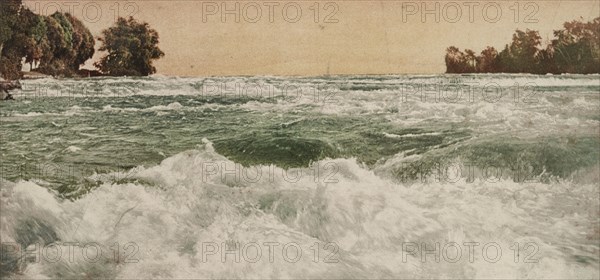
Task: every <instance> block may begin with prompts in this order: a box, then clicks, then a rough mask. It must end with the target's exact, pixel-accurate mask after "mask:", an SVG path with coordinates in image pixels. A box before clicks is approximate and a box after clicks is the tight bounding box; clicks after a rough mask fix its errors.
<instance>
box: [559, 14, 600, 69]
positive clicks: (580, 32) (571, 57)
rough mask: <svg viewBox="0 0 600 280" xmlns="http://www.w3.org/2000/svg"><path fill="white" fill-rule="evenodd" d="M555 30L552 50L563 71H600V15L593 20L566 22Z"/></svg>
mask: <svg viewBox="0 0 600 280" xmlns="http://www.w3.org/2000/svg"><path fill="white" fill-rule="evenodd" d="M563 27H564V29H562V30H556V31H554V36H555V37H556V39H555V40H553V41H552V44H551V46H552V50H553V52H554V59H555V62H556V66H557V68H558V71H559V72H561V73H600V17H598V18H595V19H594V20H593V21H591V22H587V23H584V22H580V21H572V22H565V24H564V25H563Z"/></svg>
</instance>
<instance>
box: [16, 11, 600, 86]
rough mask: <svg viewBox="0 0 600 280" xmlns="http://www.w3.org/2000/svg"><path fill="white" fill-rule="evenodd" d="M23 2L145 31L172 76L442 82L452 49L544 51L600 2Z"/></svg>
mask: <svg viewBox="0 0 600 280" xmlns="http://www.w3.org/2000/svg"><path fill="white" fill-rule="evenodd" d="M23 2H24V3H25V5H27V6H28V7H30V8H31V9H32V10H34V12H36V13H38V14H45V15H49V14H52V13H54V12H55V11H57V10H61V11H63V12H69V11H70V12H71V13H72V14H73V15H75V16H76V17H77V18H79V19H81V20H82V21H83V22H84V24H85V25H86V26H87V27H88V28H89V29H90V30H91V31H92V33H93V34H94V36H100V35H101V31H102V30H103V29H106V28H108V27H110V26H111V25H112V24H113V23H114V22H115V19H116V18H117V17H118V16H123V17H127V16H130V15H132V16H133V17H134V18H136V19H138V20H141V21H145V22H148V23H149V24H150V26H151V27H152V28H154V29H156V30H157V31H158V33H159V35H160V44H159V47H160V48H161V49H162V50H163V51H164V52H165V54H166V55H165V57H164V58H162V59H160V60H158V61H156V62H155V66H156V67H157V70H158V73H159V74H162V75H169V76H228V75H294V76H295V75H302V76H312V75H323V74H433V73H443V72H444V71H445V65H444V55H445V50H446V48H447V47H449V46H457V47H459V48H460V49H464V48H470V49H473V50H475V51H476V52H477V53H478V52H480V51H481V50H482V49H483V48H485V47H486V46H493V47H496V48H497V49H502V48H503V47H504V45H505V44H507V43H509V42H510V41H511V38H512V34H513V33H514V31H515V30H516V29H522V30H524V29H533V30H538V31H540V35H541V36H542V38H543V43H548V42H549V40H551V39H552V37H553V35H552V31H553V30H556V29H560V28H561V27H562V24H563V23H564V22H565V21H571V20H574V19H581V18H582V19H583V20H585V21H588V20H591V19H593V18H595V17H598V16H600V1H599V0H595V1H578V0H575V1H574V0H570V1H569V0H562V1H558V0H546V1H514V0H512V1H505V0H502V1H430V0H428V1H395V0H385V1H368V0H347V1H315V0H300V1H297V0H296V1H273V0H266V1H255V0H250V1H236V0H225V1H195V0H144V1H117V0H96V1H87V0H86V1H77V0H38V1H29V0H25V1H23ZM98 44H99V43H98ZM97 47H98V46H97ZM101 55H102V53H98V52H97V53H96V54H95V56H94V58H93V59H92V60H90V61H88V62H87V63H86V66H85V68H92V67H93V66H92V65H93V61H96V60H98V59H99V57H101Z"/></svg>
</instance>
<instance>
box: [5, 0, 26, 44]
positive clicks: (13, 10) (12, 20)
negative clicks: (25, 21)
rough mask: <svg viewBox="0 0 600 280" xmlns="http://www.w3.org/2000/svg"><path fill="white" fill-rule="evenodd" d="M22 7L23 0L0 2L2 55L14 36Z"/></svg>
mask: <svg viewBox="0 0 600 280" xmlns="http://www.w3.org/2000/svg"><path fill="white" fill-rule="evenodd" d="M21 5H22V3H21V0H2V1H0V54H1V53H2V50H3V47H4V43H6V42H7V41H8V40H10V38H11V37H12V35H13V29H14V27H15V25H16V24H17V19H18V16H19V11H20V10H21Z"/></svg>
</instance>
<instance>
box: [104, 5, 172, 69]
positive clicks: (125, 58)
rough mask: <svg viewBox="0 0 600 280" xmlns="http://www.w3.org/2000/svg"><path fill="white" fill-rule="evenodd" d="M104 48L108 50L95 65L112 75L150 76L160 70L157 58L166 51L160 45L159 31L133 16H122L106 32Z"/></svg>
mask: <svg viewBox="0 0 600 280" xmlns="http://www.w3.org/2000/svg"><path fill="white" fill-rule="evenodd" d="M102 35H103V37H102V38H99V40H100V41H101V42H102V46H101V47H100V51H106V52H108V54H107V55H106V56H104V57H103V58H102V59H101V60H100V61H99V62H97V63H96V64H95V65H96V67H98V68H99V69H100V71H102V72H103V73H105V74H107V75H111V76H148V75H150V74H154V73H156V68H155V67H154V66H153V65H152V62H153V60H156V59H159V58H161V57H163V56H164V55H165V54H164V53H163V52H162V51H161V50H160V49H159V48H158V43H159V38H158V32H157V31H156V30H154V29H152V28H150V26H149V25H148V24H147V23H145V22H143V23H140V22H137V21H136V20H135V19H133V18H132V17H129V19H124V18H119V19H118V20H117V22H116V23H115V25H114V26H112V27H110V28H109V29H106V30H104V31H102Z"/></svg>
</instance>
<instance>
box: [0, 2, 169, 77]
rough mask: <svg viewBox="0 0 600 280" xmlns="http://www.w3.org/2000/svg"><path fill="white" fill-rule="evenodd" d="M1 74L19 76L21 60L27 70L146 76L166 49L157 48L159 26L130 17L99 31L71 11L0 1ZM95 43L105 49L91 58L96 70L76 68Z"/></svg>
mask: <svg viewBox="0 0 600 280" xmlns="http://www.w3.org/2000/svg"><path fill="white" fill-rule="evenodd" d="M0 15H2V16H1V17H0V76H2V78H4V79H6V80H17V79H20V78H22V77H23V73H22V72H21V69H22V68H23V61H25V63H27V64H29V68H30V70H31V71H35V72H38V73H41V74H45V75H51V76H55V77H88V76H148V75H151V74H154V73H156V68H155V67H154V66H153V65H152V62H153V61H154V60H156V59H159V58H161V57H163V56H164V55H165V54H164V53H163V52H162V51H161V50H160V49H159V48H158V43H159V36H158V32H157V31H156V30H154V29H152V28H150V26H149V25H148V24H147V23H140V22H138V21H136V20H135V19H134V18H132V17H129V18H128V19H125V18H118V20H117V22H116V23H115V24H114V25H113V26H112V27H110V28H108V29H106V30H104V31H102V37H100V38H94V36H92V33H91V32H90V31H89V29H88V28H87V27H85V25H84V24H83V23H82V22H81V21H80V20H79V19H77V18H75V17H74V16H72V15H70V14H69V13H60V12H56V13H54V14H52V15H50V16H44V15H37V14H35V13H33V12H32V11H31V10H29V9H28V8H27V7H25V6H24V5H23V4H22V0H2V1H1V2H0ZM96 39H97V40H99V41H100V42H102V45H101V47H100V49H99V51H101V52H106V55H104V56H103V57H102V58H101V59H100V61H98V62H96V63H94V66H95V67H96V68H97V70H87V69H80V68H81V66H82V65H84V64H85V62H86V61H87V60H89V59H91V58H92V56H93V55H94V53H95V49H94V46H95V43H96Z"/></svg>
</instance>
